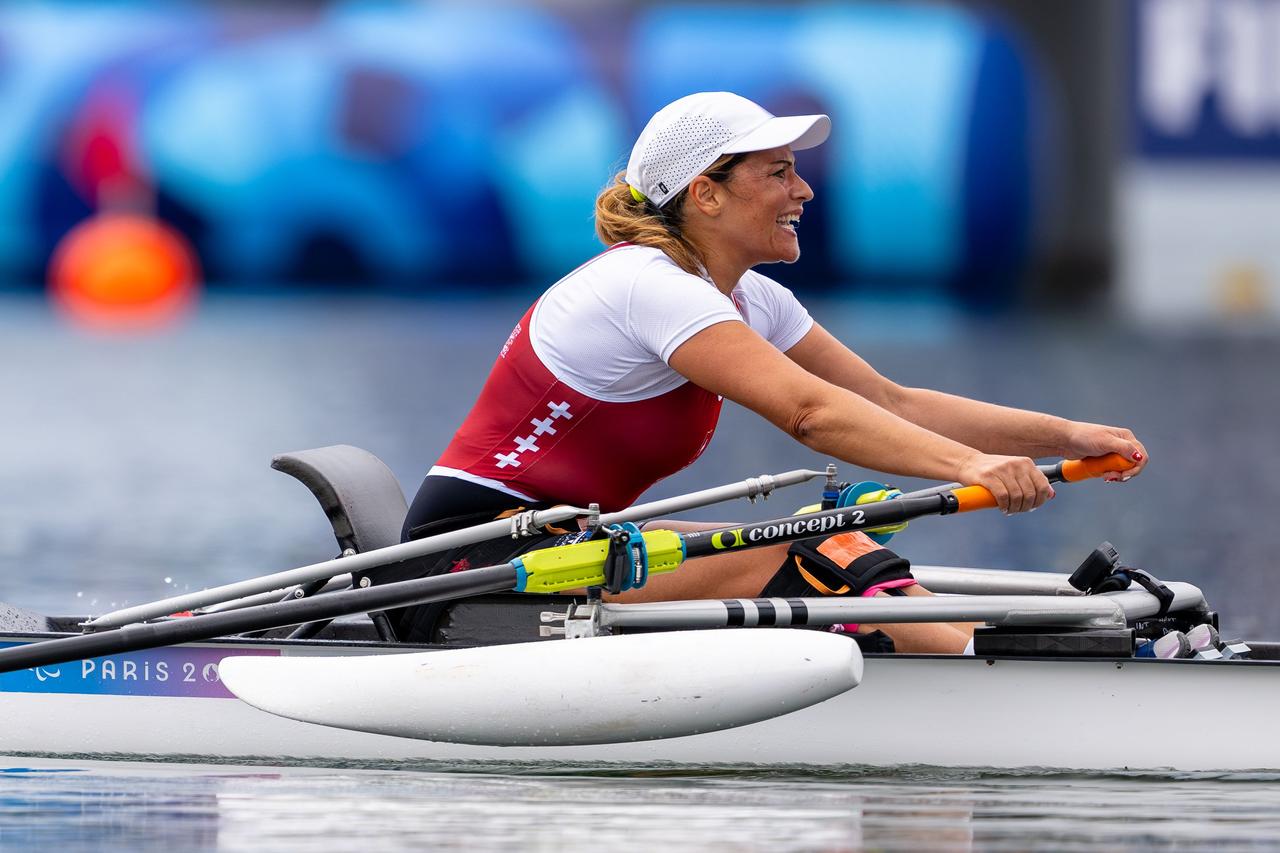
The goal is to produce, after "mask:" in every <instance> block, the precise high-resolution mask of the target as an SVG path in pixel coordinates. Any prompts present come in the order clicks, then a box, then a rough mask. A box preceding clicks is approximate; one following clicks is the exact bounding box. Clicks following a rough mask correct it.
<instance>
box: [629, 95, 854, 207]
mask: <svg viewBox="0 0 1280 853" xmlns="http://www.w3.org/2000/svg"><path fill="white" fill-rule="evenodd" d="M830 133H831V119H829V118H828V117H826V116H824V115H813V116H784V117H778V116H775V115H773V114H772V113H770V112H769V111H768V110H766V109H765V108H764V107H762V106H760V105H759V104H757V103H755V102H754V101H749V100H747V99H746V98H744V97H742V96H741V95H735V94H733V93H732V92H699V93H697V94H696V95H686V96H685V97H683V98H681V99H680V100H678V101H672V102H671V103H669V104H667V105H666V106H665V107H663V108H662V109H660V110H658V112H656V113H655V114H654V116H653V118H651V119H649V123H648V124H646V125H645V127H644V130H643V131H641V133H640V138H639V139H637V140H636V144H635V147H633V148H632V149H631V159H630V160H629V161H628V162H627V175H626V180H627V183H628V184H629V185H630V186H631V187H632V189H633V191H636V192H639V193H641V194H642V195H643V196H644V197H645V198H647V199H649V200H650V201H652V202H653V203H654V204H656V205H657V206H658V207H662V205H664V204H666V203H667V202H668V201H670V200H671V198H672V197H673V196H675V194H676V193H678V192H680V190H682V189H684V188H685V187H686V186H688V185H689V182H690V181H692V180H693V179H694V178H695V177H697V176H698V175H699V174H701V173H702V172H703V170H705V169H706V168H707V167H708V166H710V165H711V164H712V163H714V162H715V161H716V160H717V159H718V158H719V157H720V155H721V154H741V153H745V152H749V151H767V150H768V149H770V148H779V147H781V146H783V145H790V146H791V147H792V148H793V149H794V150H796V151H800V150H802V149H805V148H812V147H814V146H815V145H821V144H822V143H823V142H824V141H826V138H827V135H828V134H830Z"/></svg>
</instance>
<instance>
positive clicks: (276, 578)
mask: <svg viewBox="0 0 1280 853" xmlns="http://www.w3.org/2000/svg"><path fill="white" fill-rule="evenodd" d="M818 476H824V475H823V474H821V473H820V472H818V471H808V470H803V469H802V470H796V471H786V472H784V473H781V474H762V475H760V476H759V477H749V478H747V479H746V480H741V481H739V482H737V483H729V484H726V485H723V486H715V487H713V488H710V489H703V490H702V491H699V492H692V493H690V494H687V495H679V496H677V497H672V498H665V499H663V500H657V501H651V502H649V503H644V504H637V505H635V506H633V507H629V508H627V509H624V510H621V511H619V512H613V513H608V514H606V515H602V516H601V517H600V521H601V523H603V524H614V523H617V522H620V521H639V520H641V519H648V518H656V517H658V516H660V515H667V514H670V513H673V512H681V511H684V510H688V509H694V508H696V507H700V506H708V505H710V504H713V503H719V502H721V501H727V500H733V499H735V498H744V497H745V498H750V499H752V500H754V499H755V498H756V497H764V496H767V495H768V494H769V493H770V492H771V491H773V490H774V489H776V488H780V487H782V486H792V485H795V484H797V483H803V482H806V481H807V480H811V479H813V478H814V477H818ZM587 514H588V510H585V509H582V508H580V507H571V506H556V507H552V508H550V509H546V510H539V511H537V512H535V513H534V514H533V519H532V525H533V526H535V527H540V526H542V525H545V524H556V523H558V522H562V521H568V520H570V519H574V518H578V517H581V516H585V515H587ZM512 531H513V525H512V521H511V519H500V520H498V521H488V522H485V523H484V524H478V525H476V526H475V527H467V528H464V529H462V530H454V531H451V532H449V533H441V534H439V535H436V536H428V537H425V538H423V539H416V540H414V541H412V542H402V543H400V544H398V545H389V546H387V547H386V548H379V549H377V550H375V551H366V552H364V553H362V554H351V555H348V556H345V557H338V558H337V559H333V560H325V561H324V562H322V563H313V564H311V565H309V566H301V567H299V568H296V569H288V570H286V571H283V572H276V573H274V574H270V575H262V576H260V577H256V578H249V579H247V580H243V581H236V582H234V583H229V584H223V585H222V586H215V587H210V588H209V589H202V590H197V591H195V592H189V593H183V594H182V595H175V596H172V597H170V598H164V599H160V600H159V601H152V602H148V603H146V604H139V605H135V606H133V607H125V608H122V609H120V610H113V611H112V612H110V613H104V614H103V615H101V616H99V617H97V618H96V619H90V620H88V621H87V622H85V623H84V627H85V628H86V629H87V630H91V631H98V630H103V629H107V628H118V627H120V626H121V625H128V624H131V623H133V622H142V621H145V620H147V619H155V618H157V617H160V616H168V615H170V614H172V613H178V612H181V611H184V610H195V609H197V608H200V607H205V606H207V605H211V604H218V603H220V602H225V601H231V600H233V599H238V598H245V597H247V596H251V595H257V594H259V593H266V592H271V591H273V590H279V589H284V588H286V587H290V586H294V585H299V584H309V583H315V582H316V581H319V580H328V579H329V578H332V577H333V576H334V575H337V574H346V573H349V572H360V571H364V570H366V569H372V568H377V567H379V566H385V565H389V564H391V563H399V562H403V561H404V560H409V559H416V558H418V557H423V556H427V555H429V554H435V553H439V552H441V551H447V550H449V549H450V548H458V547H461V546H463V545H474V544H476V543H477V542H484V541H486V540H489V539H501V538H502V537H504V536H510V535H512Z"/></svg>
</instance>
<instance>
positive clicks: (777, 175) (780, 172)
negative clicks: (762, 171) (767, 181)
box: [773, 167, 787, 178]
mask: <svg viewBox="0 0 1280 853" xmlns="http://www.w3.org/2000/svg"><path fill="white" fill-rule="evenodd" d="M786 175H787V170H786V168H785V167H783V168H781V169H779V170H778V171H776V172H774V173H773V176H774V177H775V178H784V177H786Z"/></svg>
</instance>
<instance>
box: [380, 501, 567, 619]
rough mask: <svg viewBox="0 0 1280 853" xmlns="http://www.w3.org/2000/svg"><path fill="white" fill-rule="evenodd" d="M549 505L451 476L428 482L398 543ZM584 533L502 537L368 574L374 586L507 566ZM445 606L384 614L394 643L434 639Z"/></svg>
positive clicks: (565, 532) (445, 602) (437, 603)
mask: <svg viewBox="0 0 1280 853" xmlns="http://www.w3.org/2000/svg"><path fill="white" fill-rule="evenodd" d="M547 506H548V504H544V503H535V504H522V503H520V501H519V499H518V498H515V497H512V496H510V495H506V494H503V493H502V492H499V491H496V490H494V489H489V488H485V487H484V486H479V485H476V484H474V483H468V482H466V481H465V480H459V479H456V478H454V477H427V478H426V479H425V480H424V481H423V483H422V487H421V488H420V489H419V490H418V494H417V496H416V497H415V498H414V500H413V505H412V506H411V507H410V509H409V513H408V515H407V516H406V518H405V524H404V530H403V532H402V535H401V538H402V541H406V542H407V541H410V540H414V539H423V538H426V537H428V536H435V535H437V534H440V533H448V532H451V531H454V530H461V529H462V528H464V527H471V526H474V525H476V524H483V523H484V522H486V521H492V520H494V519H496V518H503V517H506V516H508V515H511V514H513V513H516V512H522V511H524V510H527V509H544V508H546V507H547ZM588 536H589V534H588V533H585V532H583V531H578V530H573V531H570V530H564V531H559V532H548V533H545V534H541V535H538V536H530V537H528V538H521V539H512V538H511V537H509V536H504V537H502V538H499V539H489V540H486V541H484V542H477V543H475V544H474V545H462V546H459V547H457V548H450V549H449V550H447V551H442V552H440V553H438V554H428V555H426V556H425V557H419V558H416V559H413V560H406V561H404V562H402V563H395V564H393V565H390V566H383V567H381V568H378V569H374V570H372V571H370V572H368V573H367V576H368V578H369V580H370V581H371V582H372V583H375V584H385V583H394V582H395V581H402V580H410V579H413V578H423V577H430V576H432V575H442V574H446V573H448V572H461V571H466V570H467V569H479V568H484V567H485V566H497V565H501V564H503V563H509V562H511V560H513V559H514V558H516V557H518V556H520V555H521V554H524V553H526V552H528V551H534V550H537V549H539V548H549V547H552V546H555V545H568V544H572V543H574V542H580V541H583V540H584V539H585V538H587V537H588ZM449 606H450V602H447V601H442V602H433V603H430V604H418V605H414V606H412V607H402V608H398V609H396V610H388V611H387V617H388V618H389V619H390V620H391V627H392V628H393V629H394V630H395V632H396V638H397V639H398V640H400V641H401V642H405V643H430V642H434V641H435V640H436V637H435V627H436V624H437V623H438V622H439V620H440V616H441V614H443V613H444V612H445V611H446V610H447V609H448V608H449Z"/></svg>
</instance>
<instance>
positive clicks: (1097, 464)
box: [1062, 453, 1137, 483]
mask: <svg viewBox="0 0 1280 853" xmlns="http://www.w3.org/2000/svg"><path fill="white" fill-rule="evenodd" d="M1135 464H1137V463H1135V462H1134V461H1133V460H1132V459H1126V458H1124V457H1123V456H1121V455H1120V454H1119V453H1108V454H1107V455H1106V456H1089V457H1087V458H1085V459H1067V460H1064V461H1063V463H1062V479H1063V480H1064V481H1065V482H1068V483H1074V482H1076V481H1077V480H1087V479H1089V478H1090V477H1101V476H1102V475H1103V474H1105V473H1107V472H1108V471H1128V470H1129V469H1130V468H1132V467H1133V466H1134V465H1135Z"/></svg>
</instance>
